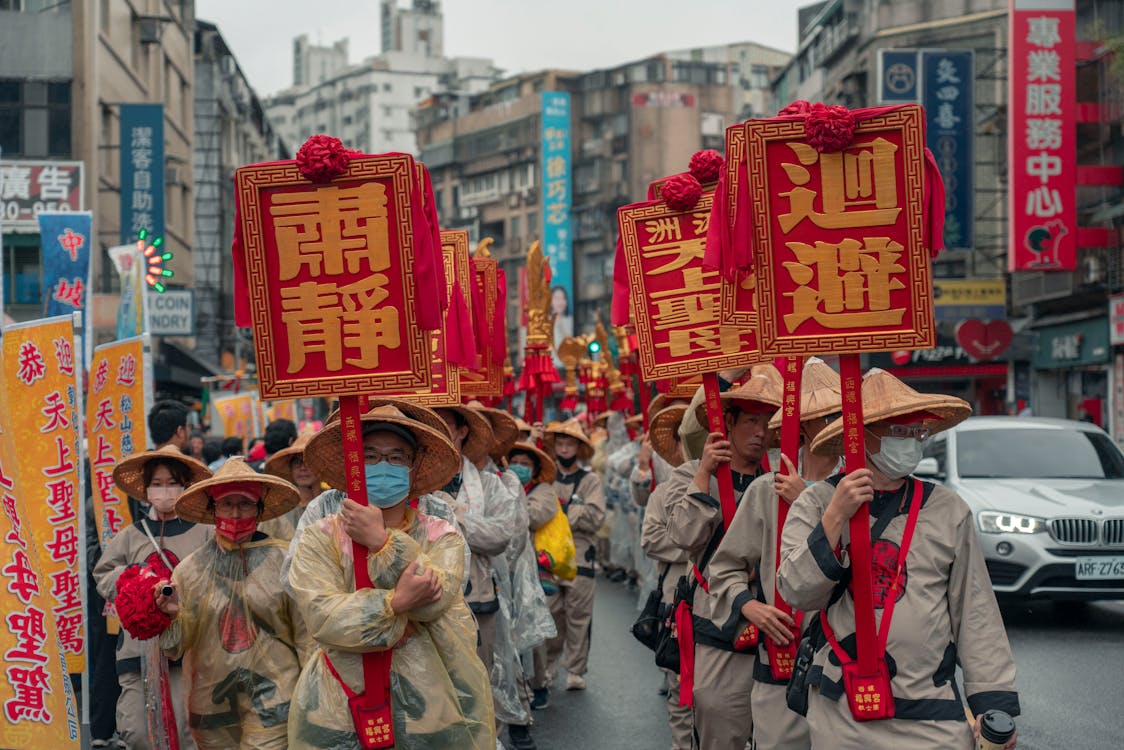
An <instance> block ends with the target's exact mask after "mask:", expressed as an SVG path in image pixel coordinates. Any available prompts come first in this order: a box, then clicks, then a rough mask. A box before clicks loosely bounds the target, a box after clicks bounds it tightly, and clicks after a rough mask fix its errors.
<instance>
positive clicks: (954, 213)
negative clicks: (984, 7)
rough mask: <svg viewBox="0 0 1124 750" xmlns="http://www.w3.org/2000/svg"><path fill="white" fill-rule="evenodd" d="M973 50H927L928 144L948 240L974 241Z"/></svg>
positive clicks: (954, 243)
mask: <svg viewBox="0 0 1124 750" xmlns="http://www.w3.org/2000/svg"><path fill="white" fill-rule="evenodd" d="M974 60H975V58H974V56H973V54H972V52H971V51H970V50H923V51H922V52H921V70H922V71H923V73H924V84H923V86H922V96H923V97H924V101H923V104H924V105H925V112H926V114H927V115H928V120H927V128H926V130H925V138H926V145H927V146H928V147H929V150H930V151H932V152H933V158H935V159H936V161H937V167H938V168H939V169H940V172H941V178H942V179H943V180H944V188H945V193H944V195H945V214H944V243H945V247H946V248H949V249H957V248H972V247H973V246H974V242H975V231H974V227H975V208H974V205H975V204H974V198H975V184H974V171H975V166H976V165H975V155H974V154H975V134H974V132H973V129H974V127H975V114H974V111H975V75H976V74H975V64H974Z"/></svg>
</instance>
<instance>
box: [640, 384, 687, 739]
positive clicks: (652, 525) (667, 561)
mask: <svg viewBox="0 0 1124 750" xmlns="http://www.w3.org/2000/svg"><path fill="white" fill-rule="evenodd" d="M686 413H687V403H686V402H685V401H684V402H681V403H679V404H674V405H671V406H668V407H666V408H663V409H661V410H660V411H658V412H656V414H655V416H653V417H652V421H651V423H650V425H649V429H648V438H649V441H650V444H651V446H652V450H653V451H655V458H654V459H653V460H658V461H660V462H662V463H663V464H664V465H665V466H667V467H669V468H670V469H671V470H674V469H675V468H677V467H678V466H679V465H680V464H682V463H683V449H682V446H681V445H680V442H679V424H680V422H682V421H683V416H684V415H685V414H686ZM633 476H634V478H635V476H636V475H635V473H634V474H633ZM649 476H650V475H649ZM667 490H668V484H667V483H666V482H660V483H658V484H657V485H656V488H655V489H654V490H651V491H650V493H646V495H645V500H646V502H645V504H644V522H643V524H642V525H641V528H640V546H641V547H642V548H643V550H644V554H646V555H647V556H648V557H649V558H650V559H651V560H653V561H654V562H655V563H656V565H657V567H658V571H659V578H658V579H657V580H658V585H659V587H660V591H661V593H662V597H663V605H664V606H665V607H666V608H668V610H669V611H670V608H671V606H672V604H673V602H674V600H675V587H676V585H677V584H678V583H679V579H680V578H682V577H683V576H685V575H687V553H686V552H684V551H683V550H682V549H680V548H679V547H678V546H677V545H676V544H674V543H673V542H672V541H671V537H670V535H669V534H668V532H667ZM665 673H666V679H667V717H668V725H669V726H670V728H671V747H672V750H691V748H692V747H693V740H694V732H695V724H694V719H693V716H692V713H691V708H690V707H689V706H680V705H679V675H678V674H676V673H675V672H672V671H670V670H666V671H665Z"/></svg>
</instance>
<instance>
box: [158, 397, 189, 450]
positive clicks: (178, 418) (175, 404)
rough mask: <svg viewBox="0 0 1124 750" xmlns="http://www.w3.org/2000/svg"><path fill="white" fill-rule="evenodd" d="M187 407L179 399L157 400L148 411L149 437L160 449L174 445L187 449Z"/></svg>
mask: <svg viewBox="0 0 1124 750" xmlns="http://www.w3.org/2000/svg"><path fill="white" fill-rule="evenodd" d="M187 414H188V411H187V407H186V406H184V405H183V404H181V403H180V402H179V401H157V402H156V403H155V404H154V405H153V407H152V409H150V410H149V412H148V438H149V439H150V440H151V441H152V444H153V445H154V446H156V449H157V450H159V449H160V448H163V447H164V446H165V445H174V446H175V447H176V449H177V450H179V451H181V452H186V451H187V436H188V434H189V433H188V429H187Z"/></svg>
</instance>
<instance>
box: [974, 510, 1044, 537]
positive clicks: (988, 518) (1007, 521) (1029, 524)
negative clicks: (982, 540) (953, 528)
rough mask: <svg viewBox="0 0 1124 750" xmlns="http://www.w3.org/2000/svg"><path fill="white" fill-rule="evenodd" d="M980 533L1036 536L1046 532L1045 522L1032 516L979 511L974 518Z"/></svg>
mask: <svg viewBox="0 0 1124 750" xmlns="http://www.w3.org/2000/svg"><path fill="white" fill-rule="evenodd" d="M976 520H977V521H978V523H979V525H980V531H982V532H984V533H986V534H1038V533H1040V532H1043V531H1045V530H1046V522H1045V521H1044V520H1042V519H1041V518H1035V517H1034V516H1020V515H1018V514H1016V513H999V512H996V511H993V510H981V511H980V512H979V514H978V515H977V516H976Z"/></svg>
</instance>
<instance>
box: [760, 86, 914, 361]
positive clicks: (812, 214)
mask: <svg viewBox="0 0 1124 750" xmlns="http://www.w3.org/2000/svg"><path fill="white" fill-rule="evenodd" d="M745 133H746V154H747V158H748V167H749V168H748V173H749V186H748V188H749V190H750V196H751V200H750V204H751V205H752V210H753V237H752V243H753V255H754V271H755V274H756V276H757V301H758V304H759V309H758V316H759V324H758V335H759V337H760V342H759V343H760V347H761V352H762V353H763V354H765V355H768V356H791V355H822V354H839V353H855V352H864V351H894V350H897V349H928V348H931V347H932V346H933V345H934V343H935V331H934V324H933V294H932V289H933V285H932V275H931V271H930V266H929V253H928V249H927V248H925V247H924V243H923V227H924V202H923V192H924V166H925V165H924V143H925V138H924V112H923V110H922V109H921V107H919V106H916V105H909V106H903V107H897V108H895V109H893V110H892V111H891V112H889V113H887V114H885V115H880V116H877V117H873V118H870V119H867V120H865V121H863V122H861V123H859V124H858V125H856V127H855V136H854V141H853V143H852V144H851V145H850V146H848V147H847V148H845V149H843V150H842V151H838V152H834V153H820V152H818V151H817V150H816V149H815V148H813V147H812V146H810V145H808V144H807V143H806V142H805V131H804V120H803V119H798V118H774V119H769V120H750V121H748V122H747V123H745Z"/></svg>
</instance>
